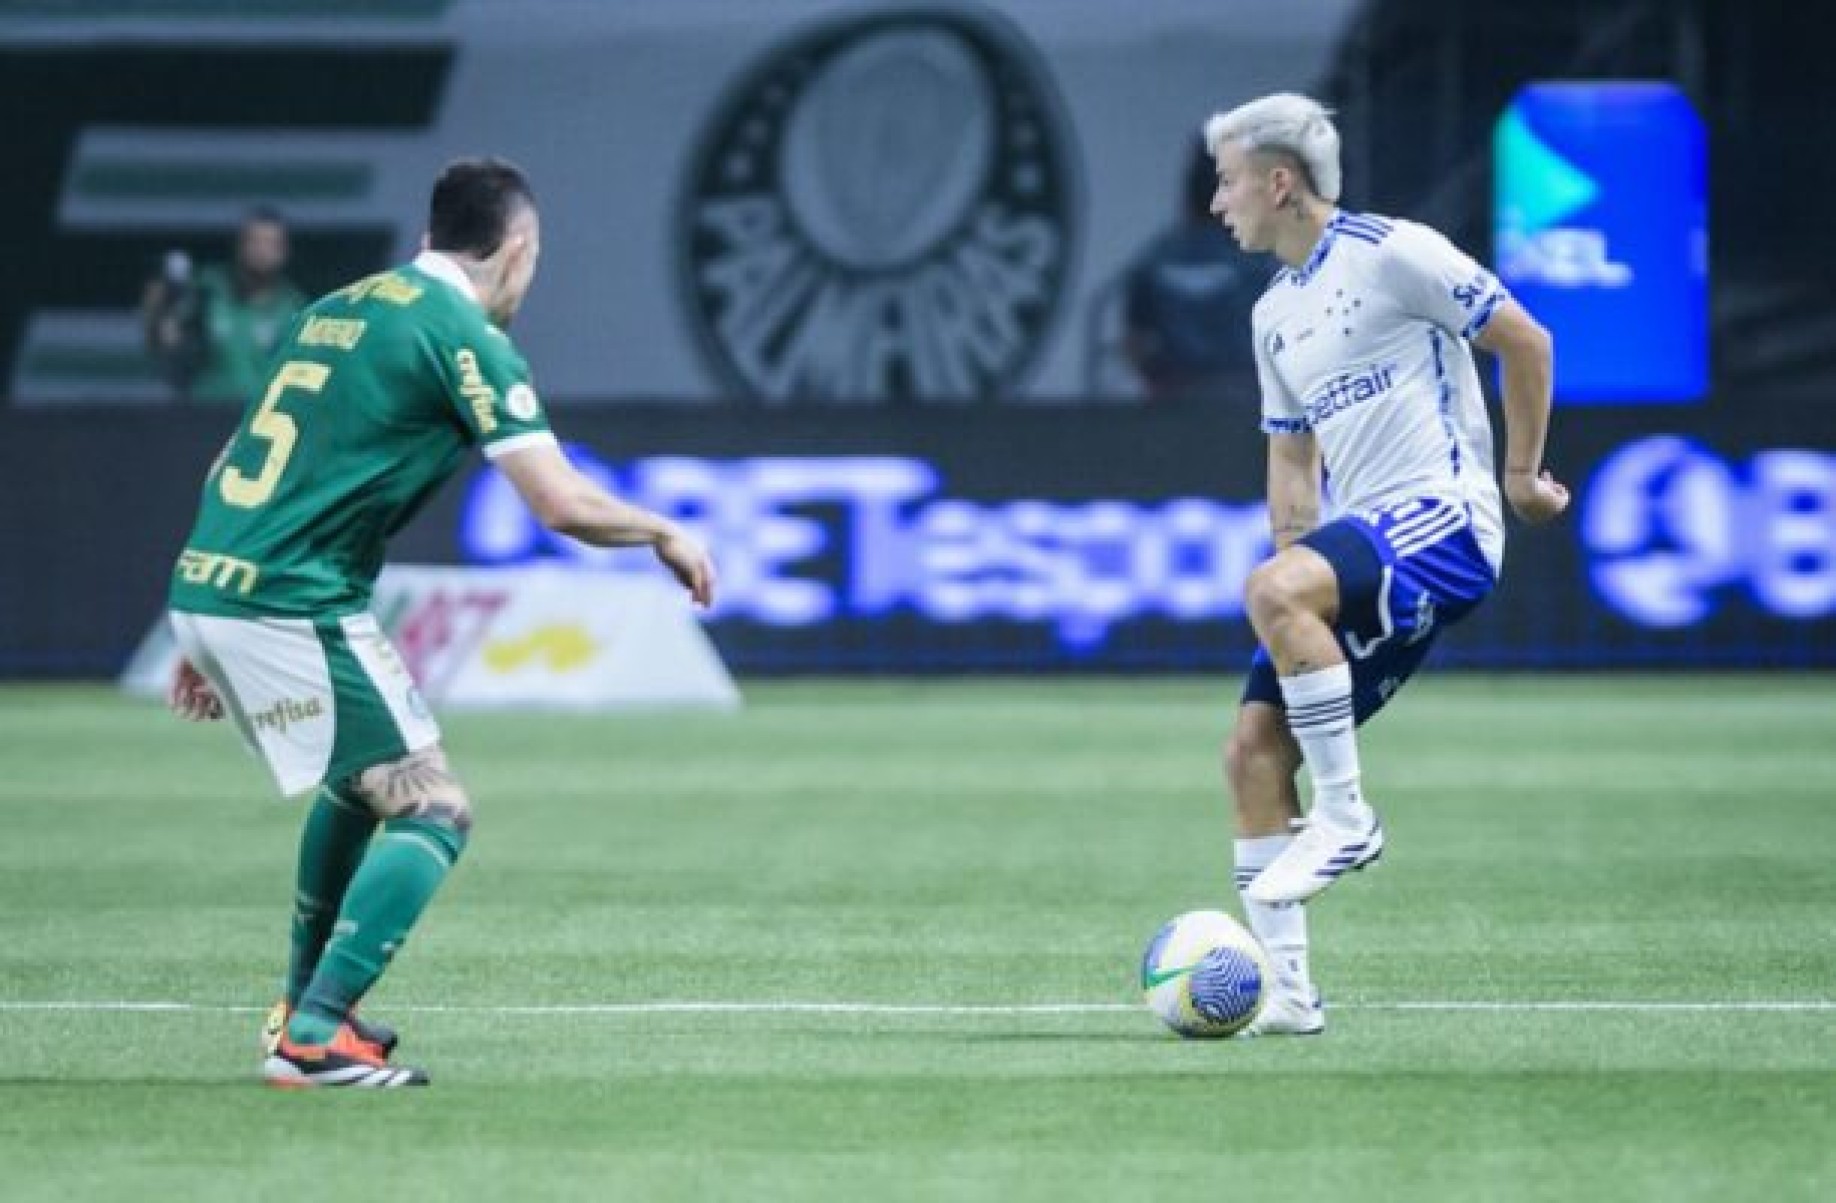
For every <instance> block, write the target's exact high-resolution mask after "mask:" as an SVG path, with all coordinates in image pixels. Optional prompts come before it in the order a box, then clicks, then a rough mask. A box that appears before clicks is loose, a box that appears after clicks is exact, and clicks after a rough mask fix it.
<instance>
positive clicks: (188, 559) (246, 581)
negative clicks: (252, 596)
mask: <svg viewBox="0 0 1836 1203" xmlns="http://www.w3.org/2000/svg"><path fill="white" fill-rule="evenodd" d="M174 571H176V572H177V573H178V575H179V577H180V578H181V579H182V580H184V581H185V582H186V583H187V584H192V585H203V586H205V587H206V588H210V589H234V590H235V591H236V592H238V593H245V594H246V593H248V592H250V591H251V590H253V589H254V588H255V582H256V581H258V580H260V579H261V569H259V568H257V567H255V565H253V564H251V563H249V562H248V561H247V560H238V559H237V558H236V557H235V556H226V555H220V554H218V553H217V552H214V551H196V550H194V549H192V548H189V547H187V548H186V549H185V550H184V551H182V552H180V553H179V558H178V567H177V568H176V569H174Z"/></svg>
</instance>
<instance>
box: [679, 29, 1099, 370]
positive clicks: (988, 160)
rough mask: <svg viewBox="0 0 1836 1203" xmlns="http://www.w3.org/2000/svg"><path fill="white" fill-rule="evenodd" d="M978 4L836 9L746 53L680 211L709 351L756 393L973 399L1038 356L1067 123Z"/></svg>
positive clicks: (1057, 298) (1059, 233) (1067, 173)
mask: <svg viewBox="0 0 1836 1203" xmlns="http://www.w3.org/2000/svg"><path fill="white" fill-rule="evenodd" d="M1063 112H1064V110H1063V106H1062V105H1061V103H1060V101H1059V98H1058V95H1057V91H1056V89H1055V86H1054V84H1053V82H1052V79H1051V77H1050V75H1049V73H1048V72H1047V70H1046V68H1045V66H1044V64H1043V63H1042V62H1041V61H1040V60H1039V58H1038V56H1037V54H1036V53H1035V52H1034V50H1033V48H1032V46H1031V45H1030V43H1028V41H1027V40H1026V38H1025V35H1024V34H1023V33H1022V32H1021V31H1020V30H1019V29H1018V28H1016V27H1014V26H1012V25H1010V24H1009V23H1007V22H1006V21H1005V20H1004V19H1002V18H1001V17H999V16H997V15H996V14H994V13H991V12H987V11H985V10H981V9H966V10H957V9H939V10H931V9H924V10H917V11H909V12H894V13H884V12H882V13H874V14H871V15H867V16H854V17H842V18H839V19H836V20H833V21H828V22H824V23H821V24H817V25H813V26H810V27H808V28H805V29H803V30H801V31H799V32H797V33H796V34H793V35H792V36H791V37H789V38H787V39H786V40H785V41H783V42H782V43H780V44H779V45H777V46H775V47H773V48H772V49H771V50H770V51H769V52H768V53H767V54H766V55H765V56H764V57H762V58H761V59H760V60H758V61H757V62H755V63H754V64H753V65H752V66H751V68H750V70H749V72H748V73H747V75H745V76H744V77H742V78H741V80H740V81H739V82H738V84H737V85H736V86H735V87H734V88H733V89H732V90H731V91H730V92H729V93H728V94H727V96H726V98H725V99H724V100H723V101H722V102H721V104H720V107H719V108H718V109H717V110H716V112H715V113H714V115H713V117H712V119H711V120H710V121H709V123H708V126H707V129H706V132H705V133H704V135H703V137H702V140H701V144H700V146H699V147H698V149H697V152H696V154H695V155H694V157H693V159H692V160H691V163H690V173H689V177H688V182H687V186H686V187H685V189H684V198H683V200H682V202H681V206H680V208H679V209H678V213H677V221H678V227H677V229H678V235H677V236H678V245H679V246H680V248H681V259H680V275H679V279H680V281H681V286H682V290H683V294H684V298H685V300H686V302H687V305H688V309H689V314H690V318H691V320H692V321H693V323H694V325H695V327H696V328H697V330H698V331H699V333H700V335H701V338H702V345H703V346H704V347H705V348H707V350H708V351H709V353H710V358H711V360H712V361H713V366H714V367H715V368H716V369H717V370H719V371H720V372H721V374H722V375H723V376H724V377H725V378H726V379H727V381H728V382H729V384H730V385H731V386H732V387H734V388H737V389H740V390H742V391H744V392H745V393H747V394H750V395H752V396H755V397H761V398H765V399H768V400H773V401H787V400H793V399H840V400H880V399H888V398H912V399H916V400H968V399H973V398H976V397H984V396H989V395H993V394H997V393H1000V392H1003V391H1005V390H1008V389H1011V388H1013V387H1014V386H1015V385H1016V384H1017V383H1018V382H1019V381H1020V380H1021V379H1022V378H1023V377H1024V376H1025V375H1026V374H1027V372H1028V371H1029V370H1030V369H1031V367H1032V364H1033V363H1034V361H1035V360H1036V359H1037V357H1038V354H1039V352H1040V351H1041V349H1042V348H1043V346H1044V344H1045V341H1046V338H1047V335H1048V334H1049V333H1050V328H1051V325H1052V322H1053V320H1054V318H1055V317H1056V315H1057V313H1058V311H1059V309H1060V308H1061V305H1062V303H1063V301H1064V300H1065V299H1066V294H1067V292H1068V288H1067V278H1068V275H1069V271H1070V264H1071V260H1072V255H1073V248H1074V244H1075V241H1076V234H1077V229H1076V227H1077V223H1078V217H1079V195H1078V194H1079V180H1078V176H1077V170H1076V165H1075V160H1074V157H1073V156H1074V149H1073V148H1074V146H1075V140H1074V138H1073V135H1072V131H1071V129H1070V127H1069V125H1068V123H1067V121H1066V119H1065V117H1064V115H1063Z"/></svg>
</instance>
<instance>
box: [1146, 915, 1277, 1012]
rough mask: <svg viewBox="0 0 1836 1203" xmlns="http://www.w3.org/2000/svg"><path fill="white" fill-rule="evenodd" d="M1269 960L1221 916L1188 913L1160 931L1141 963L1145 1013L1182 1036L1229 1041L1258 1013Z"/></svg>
mask: <svg viewBox="0 0 1836 1203" xmlns="http://www.w3.org/2000/svg"><path fill="white" fill-rule="evenodd" d="M1268 980H1269V964H1268V959H1267V958H1266V957H1265V956H1264V955H1263V951H1262V945H1260V944H1258V943H1257V942H1256V937H1254V936H1252V935H1250V934H1249V932H1247V931H1245V930H1244V928H1243V925H1242V924H1241V923H1238V922H1237V921H1236V920H1235V919H1232V918H1231V917H1230V916H1229V915H1226V914H1225V913H1224V912H1223V911H1188V912H1186V913H1185V914H1183V915H1181V916H1179V917H1178V918H1177V919H1174V920H1172V921H1171V922H1169V923H1168V924H1167V925H1166V926H1165V927H1163V928H1161V929H1160V931H1159V932H1157V933H1156V934H1155V936H1154V939H1153V940H1152V941H1151V942H1149V944H1148V947H1147V955H1146V956H1144V957H1142V958H1141V992H1142V993H1143V994H1144V995H1146V996H1147V1005H1148V1009H1149V1010H1151V1011H1153V1012H1154V1014H1156V1015H1158V1016H1160V1018H1161V1020H1162V1021H1163V1022H1164V1023H1165V1024H1166V1025H1167V1026H1168V1027H1170V1028H1172V1029H1173V1030H1174V1031H1175V1032H1178V1033H1179V1034H1180V1035H1181V1036H1208V1037H1218V1036H1231V1035H1234V1034H1236V1033H1237V1032H1240V1031H1242V1030H1243V1028H1244V1027H1245V1026H1247V1025H1248V1024H1249V1022H1250V1021H1251V1020H1252V1019H1255V1018H1256V1014H1257V1012H1259V1011H1261V1010H1262V997H1263V988H1264V985H1265V984H1266V983H1267V982H1268Z"/></svg>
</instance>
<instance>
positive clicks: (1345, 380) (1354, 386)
mask: <svg viewBox="0 0 1836 1203" xmlns="http://www.w3.org/2000/svg"><path fill="white" fill-rule="evenodd" d="M1395 377H1396V365H1394V364H1389V363H1380V364H1376V365H1374V366H1372V367H1369V368H1366V369H1364V370H1363V371H1359V372H1346V373H1344V374H1343V375H1340V376H1334V377H1333V378H1332V379H1331V380H1329V381H1327V382H1326V387H1325V388H1322V389H1320V390H1319V391H1318V392H1316V393H1314V394H1313V396H1311V397H1309V398H1307V424H1308V425H1309V426H1312V427H1313V428H1314V429H1315V430H1318V429H1319V427H1320V424H1321V423H1322V422H1325V421H1326V420H1327V419H1328V418H1331V417H1333V416H1335V415H1337V414H1341V413H1344V412H1345V411H1346V410H1348V409H1350V408H1352V407H1353V406H1355V405H1362V404H1364V403H1365V402H1366V401H1369V400H1371V399H1372V398H1373V397H1380V396H1382V395H1383V394H1384V393H1386V392H1388V391H1389V390H1390V386H1391V385H1392V384H1394V383H1395Z"/></svg>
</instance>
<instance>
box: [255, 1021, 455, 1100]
mask: <svg viewBox="0 0 1836 1203" xmlns="http://www.w3.org/2000/svg"><path fill="white" fill-rule="evenodd" d="M261 1076H262V1078H263V1079H264V1080H266V1081H267V1083H268V1085H270V1086H282V1087H290V1088H299V1087H317V1086H346V1087H351V1088H354V1089H358V1090H394V1089H396V1088H397V1087H400V1086H425V1085H427V1074H426V1073H424V1072H423V1071H421V1070H418V1069H415V1068H413V1067H411V1066H406V1065H391V1064H389V1062H388V1061H387V1060H385V1059H384V1058H382V1057H379V1056H377V1055H376V1049H375V1046H374V1045H371V1044H369V1043H368V1042H367V1041H364V1040H360V1039H358V1037H357V1033H356V1032H354V1031H352V1030H351V1025H349V1024H348V1023H347V1024H343V1025H341V1026H340V1027H339V1028H338V1031H337V1034H336V1035H334V1036H333V1037H332V1039H331V1042H330V1043H329V1044H296V1043H294V1042H293V1041H292V1040H289V1039H288V1038H287V1032H286V1029H285V1028H283V1029H281V1034H280V1037H279V1039H278V1040H276V1041H275V1045H274V1051H273V1052H271V1053H269V1054H268V1058H267V1060H266V1061H263V1062H262V1066H261Z"/></svg>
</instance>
